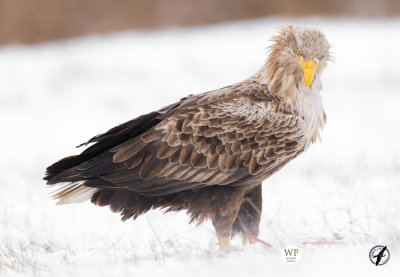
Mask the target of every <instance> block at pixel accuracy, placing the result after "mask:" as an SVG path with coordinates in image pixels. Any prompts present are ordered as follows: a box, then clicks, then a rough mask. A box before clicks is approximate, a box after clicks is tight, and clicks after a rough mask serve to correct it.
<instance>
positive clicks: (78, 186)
mask: <svg viewBox="0 0 400 277" xmlns="http://www.w3.org/2000/svg"><path fill="white" fill-rule="evenodd" d="M60 185H61V186H60V188H58V189H57V190H55V191H54V192H53V195H52V197H53V199H56V200H58V202H57V205H63V204H71V203H80V202H83V201H86V200H89V199H90V198H92V195H93V194H94V193H95V192H96V191H98V189H97V188H91V187H85V186H84V185H83V182H82V181H79V182H73V183H62V184H60Z"/></svg>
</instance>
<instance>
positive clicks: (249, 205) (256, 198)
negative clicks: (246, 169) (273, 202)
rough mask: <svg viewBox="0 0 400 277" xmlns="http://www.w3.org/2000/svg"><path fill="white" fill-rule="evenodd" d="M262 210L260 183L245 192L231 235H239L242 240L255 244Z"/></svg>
mask: <svg viewBox="0 0 400 277" xmlns="http://www.w3.org/2000/svg"><path fill="white" fill-rule="evenodd" d="M261 210H262V189H261V183H260V184H258V185H257V186H255V187H253V188H252V189H251V190H249V191H247V192H245V195H244V197H243V200H242V204H241V206H240V209H239V212H238V215H237V217H236V220H235V222H234V223H233V226H232V235H235V234H238V233H241V234H242V235H243V239H244V240H248V241H249V242H250V243H251V244H252V243H256V242H257V241H258V240H257V237H258V233H259V226H260V221H261Z"/></svg>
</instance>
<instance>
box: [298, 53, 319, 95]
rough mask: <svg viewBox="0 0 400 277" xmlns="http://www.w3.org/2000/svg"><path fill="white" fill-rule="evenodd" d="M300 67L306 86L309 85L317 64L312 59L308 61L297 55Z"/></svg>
mask: <svg viewBox="0 0 400 277" xmlns="http://www.w3.org/2000/svg"><path fill="white" fill-rule="evenodd" d="M296 57H297V59H298V60H299V63H300V65H301V68H302V69H303V73H304V79H305V81H306V88H307V87H308V86H309V85H310V83H311V81H312V78H313V76H314V70H315V69H316V68H317V66H318V64H316V63H315V61H314V60H313V59H311V60H309V61H304V59H303V57H299V56H297V55H296Z"/></svg>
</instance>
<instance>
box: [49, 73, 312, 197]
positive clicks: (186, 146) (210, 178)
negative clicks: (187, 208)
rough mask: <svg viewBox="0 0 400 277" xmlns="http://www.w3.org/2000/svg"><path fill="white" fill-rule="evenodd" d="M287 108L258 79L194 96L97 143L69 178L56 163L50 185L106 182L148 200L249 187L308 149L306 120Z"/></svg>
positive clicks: (117, 129)
mask: <svg viewBox="0 0 400 277" xmlns="http://www.w3.org/2000/svg"><path fill="white" fill-rule="evenodd" d="M279 105H280V103H279V98H277V97H275V96H272V95H271V94H269V93H268V90H267V88H266V86H264V85H261V84H259V83H257V82H252V81H250V80H249V81H247V82H243V83H239V84H237V85H234V86H229V87H226V88H223V89H220V90H217V91H212V92H209V93H205V94H201V95H197V96H190V97H187V98H184V99H182V100H181V101H180V102H179V103H177V104H174V105H171V106H170V107H167V108H166V109H163V110H160V111H158V112H153V113H150V114H148V115H145V116H142V117H139V118H138V119H135V120H132V121H130V122H128V123H125V124H123V125H121V126H118V127H115V128H113V129H111V130H110V131H109V132H107V133H105V134H103V135H100V136H96V137H94V138H93V139H91V140H89V143H90V142H97V143H96V144H94V145H93V146H91V147H89V148H88V149H87V150H85V151H84V152H83V153H82V154H81V155H83V156H84V157H81V155H80V156H77V157H76V158H75V160H76V163H77V164H76V165H75V164H74V163H72V164H74V166H73V167H70V168H67V169H65V171H64V172H62V171H60V170H54V168H57V166H54V165H53V166H52V167H50V170H48V176H47V180H49V183H50V184H52V183H57V182H64V181H71V182H74V181H80V180H90V183H87V184H85V185H87V186H93V187H101V186H96V182H95V181H96V180H102V181H105V182H106V183H107V184H112V185H113V186H115V188H124V189H129V190H133V191H135V192H138V193H140V194H143V195H146V196H158V195H167V194H171V193H175V192H179V191H184V190H189V189H197V188H201V187H204V186H211V185H241V184H243V183H246V182H248V181H251V180H252V179H254V178H255V177H259V176H260V175H263V174H264V175H265V174H268V172H272V171H274V168H277V167H278V166H279V164H282V163H285V162H287V161H288V160H290V159H292V158H293V157H294V156H295V155H296V153H297V152H299V151H300V150H301V147H302V143H301V140H300V138H301V137H302V136H303V135H304V121H303V120H302V119H301V118H299V117H296V116H294V115H291V114H283V113H281V112H280V111H279ZM88 156H90V158H87V157H88ZM78 162H79V163H78ZM56 165H57V164H56ZM57 174H58V175H57Z"/></svg>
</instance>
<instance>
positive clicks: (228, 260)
mask: <svg viewBox="0 0 400 277" xmlns="http://www.w3.org/2000/svg"><path fill="white" fill-rule="evenodd" d="M291 22H295V23H296V24H298V25H306V26H314V27H318V28H320V29H321V30H322V31H323V32H325V34H326V36H327V38H328V40H329V41H330V42H331V43H332V44H333V45H334V48H333V51H334V55H335V57H336V62H335V63H331V64H330V65H329V67H328V70H327V71H326V72H325V74H324V76H323V83H324V90H323V92H322V94H323V99H324V105H325V108H326V111H327V114H328V124H327V126H326V129H325V130H324V132H323V142H322V143H318V144H317V145H313V147H311V149H310V150H309V151H308V152H307V153H305V154H303V155H302V156H301V157H299V158H297V159H296V160H295V161H293V162H292V163H291V164H289V165H288V166H286V167H285V168H284V169H282V170H281V171H280V172H278V173H277V174H276V175H274V176H272V177H271V178H270V179H268V180H267V181H265V182H264V185H263V190H264V191H263V194H264V206H263V217H262V222H261V232H260V238H261V239H263V240H265V241H267V242H269V243H271V244H272V245H273V247H271V248H268V247H266V246H264V245H263V244H261V243H258V244H255V245H243V244H242V241H241V239H240V238H236V239H234V240H233V241H232V243H231V244H232V247H231V248H230V249H229V251H224V252H219V251H218V246H217V240H216V237H215V234H214V230H213V227H212V225H211V223H210V222H206V223H204V224H203V225H201V226H199V227H197V228H196V226H195V224H191V225H189V224H188V217H187V216H186V214H185V213H170V214H166V215H164V214H163V213H162V212H161V211H152V212H150V213H148V214H147V215H145V216H142V217H140V218H139V219H138V220H136V221H128V222H125V223H123V222H121V221H120V220H119V216H118V215H117V214H113V213H111V212H110V211H109V209H108V208H98V207H95V206H93V205H91V204H90V203H83V204H76V205H66V206H56V205H54V201H52V200H51V199H50V198H49V193H50V191H49V188H48V187H46V185H45V182H44V181H42V177H43V174H44V170H45V168H46V166H48V165H50V164H51V163H53V162H54V161H56V160H58V159H60V158H62V157H64V156H66V155H71V154H76V153H79V152H80V151H81V149H78V150H77V149H75V148H74V147H75V146H76V145H78V144H80V143H82V142H84V141H86V140H87V139H89V138H90V137H92V136H93V135H95V134H98V133H101V132H104V131H106V130H107V129H109V128H110V127H113V126H114V125H116V124H119V123H123V122H125V121H127V120H128V119H131V118H133V117H136V116H139V115H140V114H142V113H146V112H149V111H151V110H154V109H158V108H160V107H162V106H165V105H166V104H169V103H172V102H174V101H176V100H177V99H179V98H180V97H183V96H185V95H187V94H189V93H200V92H203V91H207V90H211V89H215V88H219V87H222V86H225V85H228V84H231V83H234V82H237V81H241V80H242V79H245V78H247V77H248V76H249V75H251V74H252V73H254V72H255V71H256V70H257V69H258V68H259V67H260V66H261V65H262V63H263V62H264V60H265V59H266V46H267V45H268V44H269V41H268V39H269V37H270V36H271V34H273V33H275V31H276V27H277V26H279V25H282V24H285V23H291ZM399 30H400V20H399V19H392V20H374V21H364V20H361V21H354V20H348V19H340V20H339V19H338V20H333V19H331V20H321V19H302V20H287V19H264V20H256V21H248V22H237V23H230V24H224V25H217V26H211V27H202V28H190V29H179V30H167V31H157V32H147V33H140V32H125V33H120V34H116V35H109V36H91V37H85V38H80V39H74V40H67V41H61V42H54V43H48V44H42V45H36V46H7V47H3V48H0V126H1V133H0V142H1V146H2V147H1V150H0V153H1V159H0V168H1V173H0V276H15V275H21V276H27V275H28V276H29V275H40V276H83V275H84V276H117V275H119V276H124V275H123V274H129V275H130V276H133V274H148V275H151V276H159V275H162V276H170V275H171V276H172V275H178V276H183V274H190V276H204V275H205V274H209V275H211V276H213V275H217V274H222V275H225V274H230V275H233V276H243V275H250V276H251V275H257V276H289V275H292V274H296V275H297V276H317V275H324V276H336V275H337V274H346V275H347V274H349V273H357V276H364V275H367V276H376V275H379V273H382V274H385V275H386V276H394V274H395V273H396V272H397V273H398V272H400V261H399V254H400V247H399V243H400V202H399V197H400V144H399V141H400V140H399V139H400V108H399V104H400V50H399V44H400V31H399ZM376 244H382V245H388V248H389V250H390V251H391V260H390V261H389V262H388V263H387V264H386V265H384V266H380V267H375V266H374V265H372V263H371V262H370V261H369V259H368V252H369V250H370V249H371V247H372V246H374V245H376ZM286 245H296V246H298V247H299V248H300V249H301V250H302V251H303V256H302V259H301V260H300V261H299V262H298V263H297V264H295V265H288V264H285V263H283V262H282V261H281V259H280V252H281V249H282V247H284V246H286Z"/></svg>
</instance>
